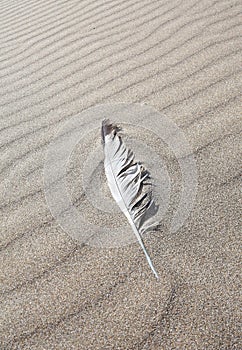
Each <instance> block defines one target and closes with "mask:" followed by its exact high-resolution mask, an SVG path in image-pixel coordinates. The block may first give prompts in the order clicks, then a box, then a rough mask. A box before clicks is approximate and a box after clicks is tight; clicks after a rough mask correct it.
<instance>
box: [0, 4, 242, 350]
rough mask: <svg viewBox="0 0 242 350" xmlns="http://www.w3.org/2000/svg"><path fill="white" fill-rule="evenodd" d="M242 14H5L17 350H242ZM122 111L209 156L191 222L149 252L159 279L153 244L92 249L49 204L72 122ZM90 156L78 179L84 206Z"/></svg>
mask: <svg viewBox="0 0 242 350" xmlns="http://www.w3.org/2000/svg"><path fill="white" fill-rule="evenodd" d="M240 16H241V2H240V1H235V0H226V1H222V0H218V1H213V0H202V1H201V0H199V1H196V0H187V1H178V0H171V1H165V0H154V1H151V0H142V1H139V0H124V1H121V0H95V1H94V0H83V1H77V0H68V1H67V0H60V1H57V0H40V1H37V0H30V1H27V0H23V1H20V0H17V1H6V0H5V1H1V2H0V43H1V44H0V45H1V46H0V48H1V49H0V52H1V53H0V111H1V122H0V149H1V165H0V218H1V220H0V227H1V246H0V257H1V269H0V270H1V308H0V310H1V331H0V348H1V349H21V350H24V349H31V350H35V349H38V350H39V349H48V350H51V349H54V350H56V349H78V350H79V349H95V350H98V349H105V350H106V349H113V350H114V349H115V350H117V349H120V350H125V349H127V350H132V349H134V350H136V349H140V350H141V349H142V350H145V349H149V350H155V349H157V350H158V349H159V350H160V349H164V350H170V349H177V350H181V349H188V350H190V349H191V350H194V349H199V350H218V349H221V350H233V349H241V348H242V345H241V344H240V343H239V317H240V314H239V290H240V288H239V276H238V275H239V248H238V240H239V234H238V232H239V208H238V200H239V193H238V185H239V180H240V169H239V140H240V129H241V121H240V114H241V109H240V104H241V99H240V91H241V89H240V88H241V66H240V64H239V62H240V58H241V39H240V34H241V32H240V30H241V17H240ZM114 102H140V103H146V104H149V105H151V106H154V107H155V108H156V109H157V110H158V111H160V112H161V113H165V114H166V116H168V117H169V118H171V120H173V121H174V122H176V124H177V125H178V126H179V127H180V128H181V129H182V130H183V132H184V133H185V135H186V138H187V140H188V141H189V142H190V144H191V147H192V149H193V150H194V156H195V158H196V162H197V167H198V172H199V185H198V193H197V199H196V205H195V207H194V209H193V211H192V213H191V215H190V217H189V220H187V221H186V223H185V224H184V226H183V227H182V228H181V229H180V230H179V231H178V232H177V233H175V234H171V233H169V231H168V230H166V225H164V226H163V228H162V229H160V230H159V231H157V232H156V233H155V234H154V235H152V236H151V237H150V238H149V240H147V245H148V248H149V251H150V253H151V255H152V259H153V261H154V264H155V266H156V267H157V270H158V271H159V274H160V280H159V282H156V281H154V278H153V275H152V273H151V272H150V270H149V267H148V266H147V263H146V261H145V258H144V256H143V254H142V252H141V250H140V248H139V246H138V245H137V244H134V245H131V246H128V247H123V248H120V249H105V250H102V249H97V248H91V247H89V246H88V245H85V244H83V245H78V244H76V242H75V241H74V240H72V239H71V238H70V237H69V236H68V234H66V233H65V232H64V231H63V230H62V229H61V227H60V226H58V224H57V222H56V221H55V220H54V219H53V218H52V216H51V213H50V211H49V209H48V206H47V204H46V200H45V196H44V190H43V165H44V159H45V154H46V151H47V148H48V145H49V143H50V141H51V140H52V138H53V136H54V135H55V133H56V132H57V130H58V129H59V127H60V126H61V125H63V123H64V122H65V121H67V120H68V119H69V118H70V117H71V116H73V115H75V114H77V113H80V112H81V111H83V110H85V109H87V108H88V107H91V106H95V105H96V104H99V103H114ZM114 119H115V118H114ZM154 143H155V145H156V147H158V148H159V147H161V145H159V143H158V141H156V140H155V141H154ZM89 146H90V147H92V144H90V145H89ZM82 147H84V145H80V146H79V149H78V150H77V153H76V156H74V158H73V161H72V165H71V166H70V169H69V170H70V171H69V184H70V187H73V191H72V192H73V196H74V199H75V200H76V205H77V207H78V200H79V203H80V201H81V200H82V197H81V196H80V192H79V191H78V177H79V175H80V174H78V172H77V173H76V172H75V169H74V168H75V164H76V163H75V161H76V162H78V152H83V149H82ZM161 151H162V150H161ZM75 157H76V158H75ZM168 158H169V157H168ZM167 161H168V163H169V161H170V170H171V171H173V170H174V173H173V175H172V179H173V182H174V187H173V191H175V192H176V193H177V194H178V193H179V190H180V187H179V186H180V185H181V184H180V182H179V179H180V177H179V176H180V175H179V171H178V170H177V168H176V166H175V165H174V164H173V165H172V159H170V160H169V159H167ZM176 183H178V184H176ZM176 193H175V195H174V200H173V202H172V203H171V208H170V212H171V213H172V210H173V209H174V208H175V205H176V198H175V197H176ZM173 206H174V208H173ZM89 213H91V214H93V217H94V221H95V217H96V214H97V218H98V219H97V222H98V223H100V215H101V214H100V213H99V214H98V213H96V211H95V210H94V209H93V211H92V208H91V207H90V212H89ZM82 215H83V213H82ZM98 215H99V216H98ZM105 218H106V219H105V220H109V221H110V219H109V217H108V215H106V217H105ZM109 225H112V222H111V221H110V222H109Z"/></svg>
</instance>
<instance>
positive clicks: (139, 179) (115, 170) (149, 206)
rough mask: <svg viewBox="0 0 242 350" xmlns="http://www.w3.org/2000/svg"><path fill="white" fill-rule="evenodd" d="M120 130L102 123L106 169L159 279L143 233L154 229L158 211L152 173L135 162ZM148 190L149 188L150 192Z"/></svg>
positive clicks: (115, 196)
mask: <svg viewBox="0 0 242 350" xmlns="http://www.w3.org/2000/svg"><path fill="white" fill-rule="evenodd" d="M119 131H120V129H119V128H118V127H117V126H116V125H114V124H112V123H111V122H110V121H109V120H108V119H105V120H104V121H103V122H102V130H101V132H102V141H103V147H104V155H105V158H104V168H105V174H106V177H107V182H108V186H109V188H110V191H111V194H112V196H113V198H114V200H115V201H116V203H117V204H118V206H119V208H120V209H121V211H122V212H123V213H124V215H125V216H126V218H127V219H128V222H129V224H130V225H131V227H132V229H133V231H134V233H135V236H136V238H137V240H138V242H139V244H140V246H141V247H142V249H143V251H144V254H145V256H146V259H147V261H148V263H149V265H150V268H151V269H152V271H153V273H154V275H155V276H156V278H158V274H157V272H156V270H155V268H154V266H153V264H152V261H151V259H150V257H149V254H148V252H147V250H146V248H145V246H144V243H143V240H142V236H141V235H142V234H143V233H144V232H146V231H148V230H149V229H151V228H152V227H153V226H154V223H153V224H152V222H151V221H152V220H153V217H154V214H155V213H156V212H157V210H158V206H157V205H156V204H155V201H154V198H153V193H152V190H151V189H150V186H148V184H147V180H148V179H149V178H150V174H149V172H148V171H147V170H146V169H145V168H144V166H143V165H142V164H141V163H140V162H135V161H134V154H133V152H132V151H131V150H130V149H128V148H127V147H126V146H125V144H124V143H123V141H122V139H121V137H120V136H119V135H118V132H119ZM147 187H148V189H147Z"/></svg>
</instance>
